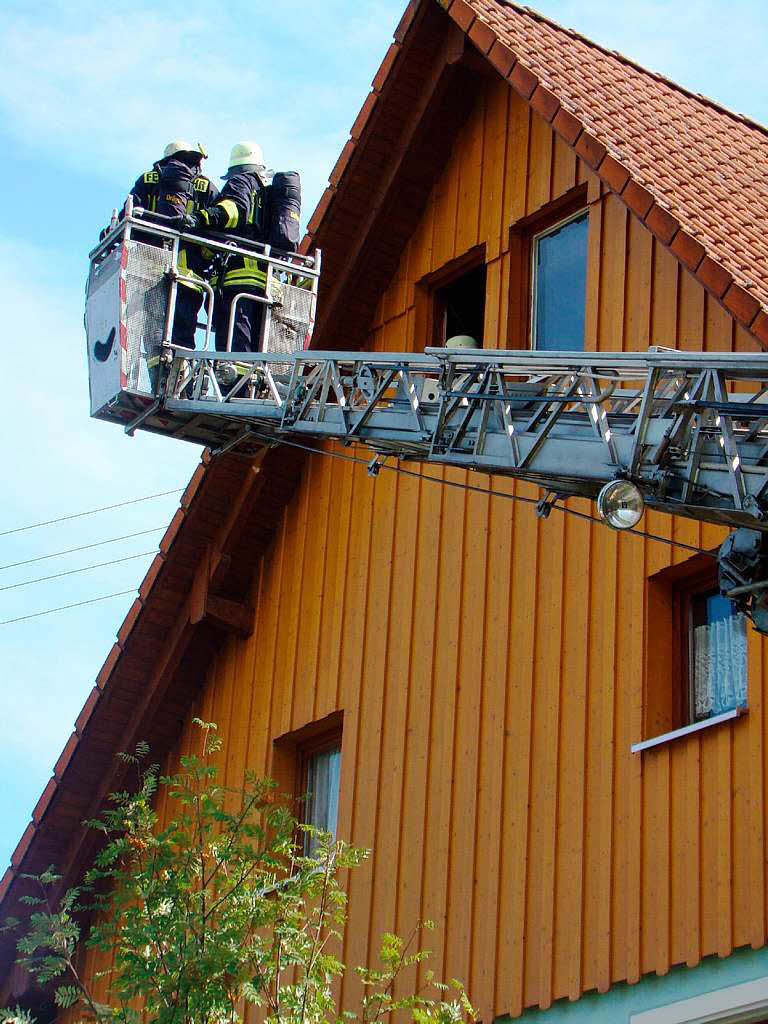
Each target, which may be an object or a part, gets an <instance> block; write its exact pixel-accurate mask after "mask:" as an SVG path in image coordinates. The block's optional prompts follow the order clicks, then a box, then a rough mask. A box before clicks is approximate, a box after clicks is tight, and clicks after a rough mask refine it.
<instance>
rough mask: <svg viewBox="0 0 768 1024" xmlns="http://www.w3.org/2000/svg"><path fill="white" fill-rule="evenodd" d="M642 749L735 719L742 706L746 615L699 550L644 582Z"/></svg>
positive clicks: (744, 697)
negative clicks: (722, 591) (725, 593)
mask: <svg viewBox="0 0 768 1024" xmlns="http://www.w3.org/2000/svg"><path fill="white" fill-rule="evenodd" d="M647 627H648V628H647V639H646V643H647V649H646V678H645V707H644V716H643V720H644V724H643V739H642V742H640V743H636V744H635V745H634V746H633V749H634V750H639V749H643V747H645V746H649V745H652V744H653V742H660V741H662V740H664V739H666V738H673V737H674V736H675V735H679V734H681V733H685V732H688V731H691V730H695V729H698V728H702V727H705V726H706V725H708V724H710V723H714V722H717V721H721V720H723V719H728V718H734V717H736V716H737V715H739V714H740V713H741V712H742V711H743V710H744V709H745V708H746V705H747V661H748V658H747V643H748V638H747V617H746V616H745V615H744V613H743V612H741V611H739V610H738V609H737V608H736V606H735V605H734V603H733V602H732V601H730V600H729V599H728V598H727V597H723V596H722V595H721V594H720V591H719V589H718V586H717V569H716V562H715V560H714V559H712V558H708V557H707V556H704V555H698V556H696V557H694V558H692V559H690V560H689V561H688V562H685V563H683V564H682V565H677V566H673V567H671V568H669V569H664V570H662V572H660V573H657V574H656V575H654V576H652V577H651V578H650V580H649V581H648V591H647Z"/></svg>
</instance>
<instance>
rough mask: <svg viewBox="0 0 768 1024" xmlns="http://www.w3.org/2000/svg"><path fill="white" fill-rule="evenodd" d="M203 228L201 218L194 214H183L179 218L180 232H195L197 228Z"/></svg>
mask: <svg viewBox="0 0 768 1024" xmlns="http://www.w3.org/2000/svg"><path fill="white" fill-rule="evenodd" d="M204 226H205V223H204V221H203V219H202V217H200V216H199V215H198V214H196V213H184V214H182V216H181V229H182V231H197V230H198V229H199V228H201V227H204Z"/></svg>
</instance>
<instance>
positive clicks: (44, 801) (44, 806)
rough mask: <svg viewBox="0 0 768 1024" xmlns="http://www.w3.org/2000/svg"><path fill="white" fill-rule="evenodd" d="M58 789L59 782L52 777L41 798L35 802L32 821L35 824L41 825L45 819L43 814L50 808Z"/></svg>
mask: <svg viewBox="0 0 768 1024" xmlns="http://www.w3.org/2000/svg"><path fill="white" fill-rule="evenodd" d="M57 789H58V783H57V782H56V779H54V778H50V779H49V780H48V785H47V786H46V787H45V789H44V790H43V792H42V793H41V794H40V799H39V800H38V801H37V803H36V804H35V809H34V811H32V821H33V822H34V823H35V825H39V824H40V822H41V821H42V819H43V815H44V814H45V812H46V811H47V810H48V805H49V804H50V802H51V800H52V799H53V794H54V793H55V792H56V790H57Z"/></svg>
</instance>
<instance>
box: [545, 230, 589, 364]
mask: <svg viewBox="0 0 768 1024" xmlns="http://www.w3.org/2000/svg"><path fill="white" fill-rule="evenodd" d="M588 219H589V217H588V214H587V213H586V211H585V212H584V213H582V214H581V215H580V216H578V217H576V218H575V219H574V220H570V221H568V222H567V223H566V224H562V225H561V226H560V227H556V228H554V229H553V230H552V231H549V232H547V233H546V234H543V235H539V237H538V238H536V239H535V240H534V252H533V259H534V264H533V266H534V297H533V304H534V313H533V317H534V346H535V348H539V349H547V350H550V351H560V352H562V351H568V350H570V349H583V348H584V320H585V315H586V306H587V223H588Z"/></svg>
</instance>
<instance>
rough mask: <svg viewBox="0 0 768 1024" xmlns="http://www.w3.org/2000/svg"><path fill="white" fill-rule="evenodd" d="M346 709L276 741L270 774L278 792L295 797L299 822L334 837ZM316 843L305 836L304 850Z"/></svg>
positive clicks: (295, 811)
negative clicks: (344, 712)
mask: <svg viewBox="0 0 768 1024" xmlns="http://www.w3.org/2000/svg"><path fill="white" fill-rule="evenodd" d="M343 717H344V716H343V712H341V711H335V712H333V714H330V715H328V716H327V717H326V718H323V719H320V720H319V721H317V722H310V723H309V724H307V725H305V726H304V727H303V728H301V729H297V730H295V731H294V732H289V733H286V734H285V735H284V736H280V737H279V738H278V739H276V740H275V742H274V744H273V747H272V764H271V766H270V771H269V774H270V775H271V776H272V778H273V779H274V780H275V782H276V783H277V788H278V793H279V794H280V795H282V796H283V797H288V798H289V799H290V798H292V799H293V803H294V813H295V815H296V817H297V818H298V819H299V821H301V822H303V823H305V824H307V825H314V826H315V827H317V828H319V829H323V831H325V832H330V833H331V834H332V835H333V836H334V837H335V835H336V829H337V826H338V820H339V794H340V783H341V733H342V724H343ZM312 847H313V843H312V842H311V841H310V839H309V837H306V838H305V841H304V849H305V850H306V851H307V852H310V851H311V849H312Z"/></svg>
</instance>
